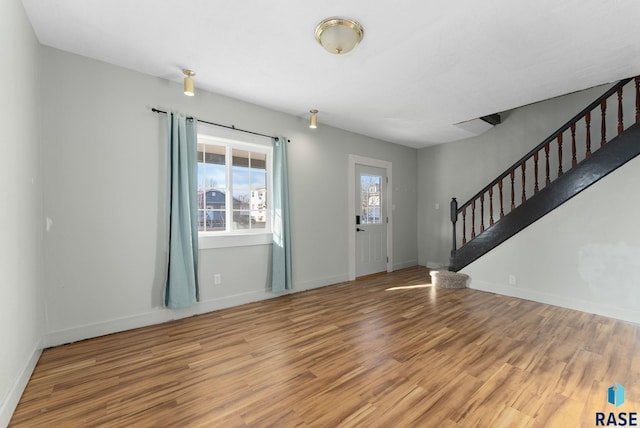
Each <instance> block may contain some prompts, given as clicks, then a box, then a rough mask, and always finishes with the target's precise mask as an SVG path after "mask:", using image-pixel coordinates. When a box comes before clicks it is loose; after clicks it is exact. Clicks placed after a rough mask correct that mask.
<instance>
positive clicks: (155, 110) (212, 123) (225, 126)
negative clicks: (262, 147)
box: [151, 108, 291, 143]
mask: <svg viewBox="0 0 640 428" xmlns="http://www.w3.org/2000/svg"><path fill="white" fill-rule="evenodd" d="M151 111H152V112H154V113H164V114H167V112H166V111H164V110H159V109H157V108H152V109H151ZM187 119H193V117H192V116H187ZM196 120H197V121H198V122H202V123H206V124H207V125H214V126H220V127H222V128H227V129H233V130H234V131H240V132H246V133H247V134H253V135H259V136H261V137H267V138H278V137H274V136H272V135H266V134H261V133H259V132H253V131H247V130H246V129H240V128H236V127H235V126H233V125H231V126H228V125H221V124H219V123H214V122H207V121H206V120H202V119H196ZM287 142H288V143H290V142H291V140H287Z"/></svg>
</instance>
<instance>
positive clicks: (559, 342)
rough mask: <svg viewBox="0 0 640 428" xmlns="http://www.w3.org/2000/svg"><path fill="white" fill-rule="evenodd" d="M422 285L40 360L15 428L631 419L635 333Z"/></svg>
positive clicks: (268, 307)
mask: <svg viewBox="0 0 640 428" xmlns="http://www.w3.org/2000/svg"><path fill="white" fill-rule="evenodd" d="M428 282H429V275H428V270H427V269H425V268H420V267H417V268H410V269H405V270H402V271H399V272H395V273H393V274H388V275H383V276H376V277H372V278H368V279H365V280H361V281H355V282H350V283H342V284H337V285H334V286H330V287H324V288H321V289H315V290H311V291H307V292H303V293H297V294H292V295H287V296H283V297H279V298H277V299H272V300H269V301H263V302H258V303H253V304H248V305H243V306H239V307H236V308H231V309H226V310H221V311H217V312H213V313H210V314H206V315H200V316H197V317H192V318H189V319H184V320H179V321H174V322H170V323H166V324H162V325H157V326H152V327H147V328H141V329H137V330H132V331H127V332H123V333H118V334H113V335H110V336H104V337H99V338H96V339H91V340H86V341H82V342H77V343H73V344H69V345H65V346H60V347H57V348H52V349H48V350H46V351H45V352H44V353H43V354H42V357H41V359H40V361H39V363H38V365H37V367H36V369H35V371H34V373H33V376H32V378H31V380H30V382H29V384H28V386H27V388H26V390H25V392H24V395H23V397H22V399H21V401H20V403H19V404H18V407H17V409H16V412H15V414H14V416H13V419H12V421H11V423H10V426H11V427H74V426H92V427H93V426H110V427H132V426H136V427H137V426H141V427H144V426H162V427H191V426H193V427H245V426H251V427H297V426H299V427H305V426H309V427H349V426H362V427H529V426H531V427H534V426H536V427H563V428H564V427H580V426H584V427H587V426H595V413H596V412H607V414H608V412H610V411H615V412H622V411H624V412H637V411H639V407H640V352H639V351H640V345H639V344H640V341H639V339H640V327H638V326H635V325H631V324H627V323H624V322H620V321H616V320H612V319H609V318H605V317H600V316H596V315H591V314H587V313H582V312H577V311H572V310H568V309H563V308H558V307H554V306H549V305H544V304H539V303H534V302H529V301H525V300H519V299H514V298H509V297H504V296H498V295H494V294H491V293H484V292H480V291H475V290H470V289H461V290H456V289H436V288H434V287H432V286H431V285H429V284H428ZM615 383H619V384H621V385H623V386H624V387H625V388H626V402H625V403H624V404H623V405H622V406H620V407H618V408H616V407H615V406H613V405H612V404H608V403H607V388H608V387H609V386H611V385H613V384H615Z"/></svg>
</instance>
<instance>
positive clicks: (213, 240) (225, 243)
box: [198, 232, 273, 250]
mask: <svg viewBox="0 0 640 428" xmlns="http://www.w3.org/2000/svg"><path fill="white" fill-rule="evenodd" d="M272 242H273V236H272V234H271V232H267V233H251V234H237V235H234V234H224V235H223V234H204V233H203V234H200V235H198V249H200V250H206V249H210V248H228V247H247V246H251V245H269V244H271V243H272Z"/></svg>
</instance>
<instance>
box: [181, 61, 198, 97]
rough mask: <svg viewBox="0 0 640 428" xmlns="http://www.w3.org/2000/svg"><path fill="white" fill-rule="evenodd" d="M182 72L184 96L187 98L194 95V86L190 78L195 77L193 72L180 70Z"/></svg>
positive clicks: (184, 69)
mask: <svg viewBox="0 0 640 428" xmlns="http://www.w3.org/2000/svg"><path fill="white" fill-rule="evenodd" d="M182 72H183V73H184V75H185V78H184V94H185V95H186V96H188V97H192V96H194V95H195V94H196V92H195V86H194V84H193V79H192V77H193V76H195V75H196V72H195V71H192V70H187V69H186V68H183V69H182Z"/></svg>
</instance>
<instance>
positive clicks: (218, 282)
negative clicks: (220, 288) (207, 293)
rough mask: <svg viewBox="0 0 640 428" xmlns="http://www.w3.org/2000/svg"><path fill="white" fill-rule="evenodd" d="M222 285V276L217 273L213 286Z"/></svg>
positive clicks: (214, 276)
mask: <svg viewBox="0 0 640 428" xmlns="http://www.w3.org/2000/svg"><path fill="white" fill-rule="evenodd" d="M220 284H222V274H221V273H216V274H214V275H213V285H220Z"/></svg>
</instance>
